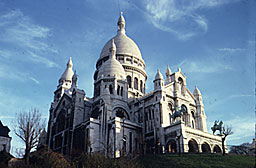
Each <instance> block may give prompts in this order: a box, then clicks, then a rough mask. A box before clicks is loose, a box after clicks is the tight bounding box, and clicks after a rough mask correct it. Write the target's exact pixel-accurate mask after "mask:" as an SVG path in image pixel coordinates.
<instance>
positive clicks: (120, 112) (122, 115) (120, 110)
mask: <svg viewBox="0 0 256 168" xmlns="http://www.w3.org/2000/svg"><path fill="white" fill-rule="evenodd" d="M115 112H116V116H117V117H120V118H123V119H124V118H125V120H130V117H129V115H128V113H127V112H126V110H124V109H123V108H121V107H118V108H116V109H115Z"/></svg>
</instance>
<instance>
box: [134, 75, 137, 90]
mask: <svg viewBox="0 0 256 168" xmlns="http://www.w3.org/2000/svg"><path fill="white" fill-rule="evenodd" d="M134 89H136V90H138V78H136V77H135V78H134Z"/></svg>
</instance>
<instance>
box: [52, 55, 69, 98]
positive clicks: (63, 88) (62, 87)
mask: <svg viewBox="0 0 256 168" xmlns="http://www.w3.org/2000/svg"><path fill="white" fill-rule="evenodd" d="M72 67H73V63H72V59H71V57H70V58H69V60H68V62H67V67H66V69H65V71H64V72H63V74H62V75H61V77H60V79H59V84H58V86H57V90H56V91H55V92H54V101H58V100H59V98H60V97H61V96H62V95H63V94H64V92H69V91H70V89H71V87H72V77H73V75H74V72H73V70H72Z"/></svg>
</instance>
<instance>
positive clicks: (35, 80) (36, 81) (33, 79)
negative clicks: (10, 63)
mask: <svg viewBox="0 0 256 168" xmlns="http://www.w3.org/2000/svg"><path fill="white" fill-rule="evenodd" d="M29 79H31V80H32V81H34V82H35V83H36V84H39V83H40V82H39V81H38V80H37V79H35V78H33V77H29Z"/></svg>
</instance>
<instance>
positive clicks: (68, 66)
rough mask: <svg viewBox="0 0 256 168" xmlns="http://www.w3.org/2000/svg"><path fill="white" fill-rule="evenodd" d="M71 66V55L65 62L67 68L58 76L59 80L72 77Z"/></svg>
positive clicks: (68, 79) (67, 79) (70, 79)
mask: <svg viewBox="0 0 256 168" xmlns="http://www.w3.org/2000/svg"><path fill="white" fill-rule="evenodd" d="M72 67H73V63H72V60H71V57H70V58H69V61H68V63H67V68H66V70H65V71H64V73H63V74H62V75H61V77H60V81H62V80H66V81H72V77H73V75H74V72H73V70H72Z"/></svg>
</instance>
